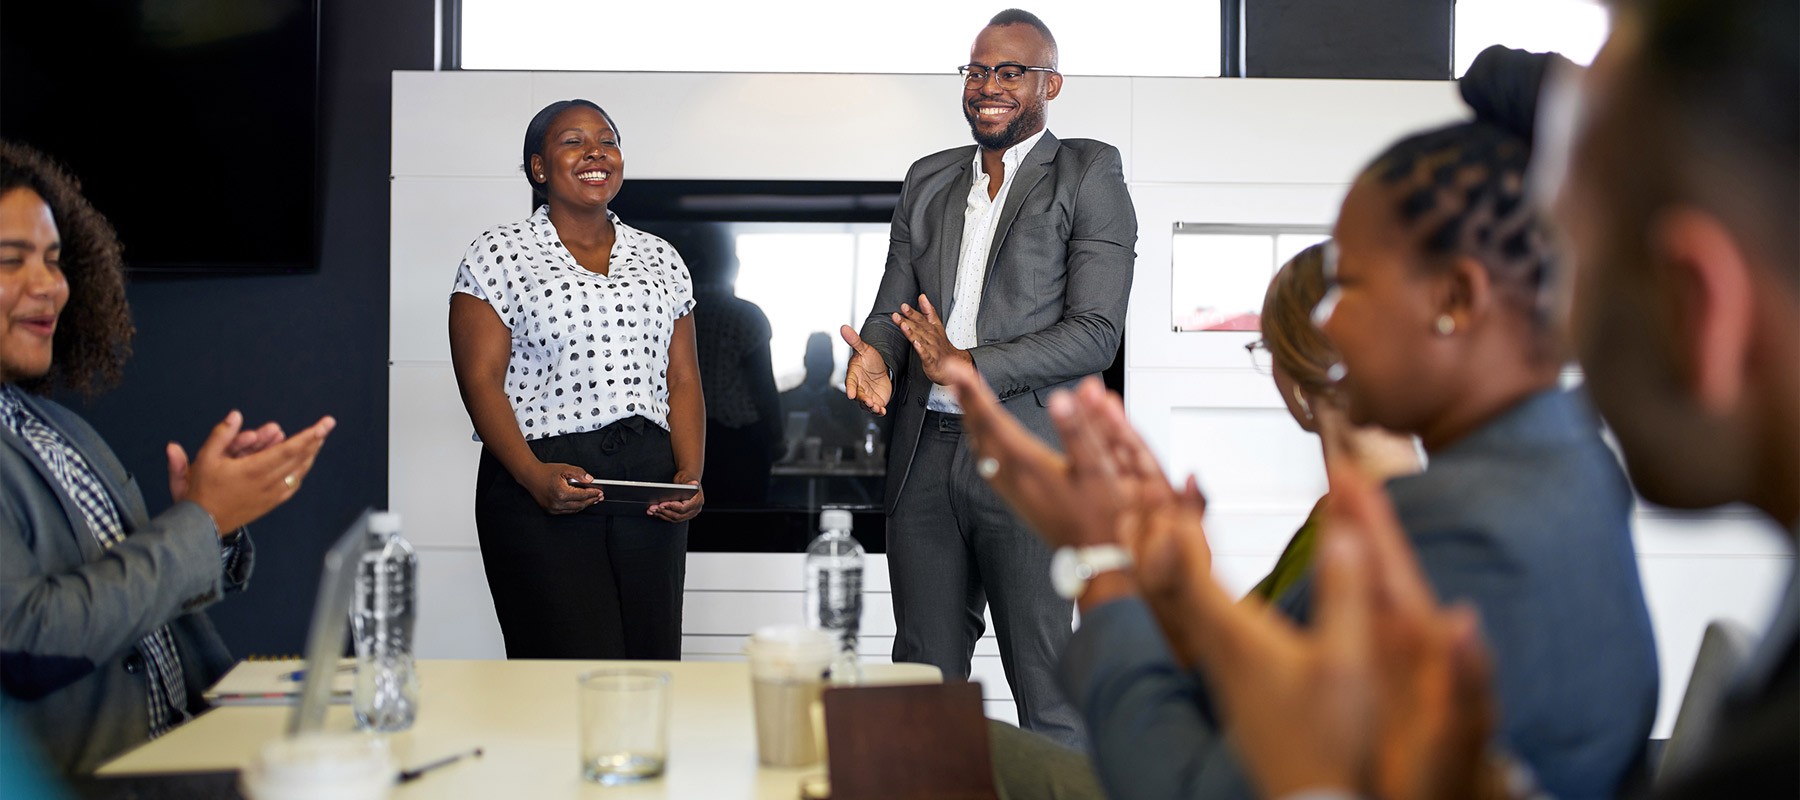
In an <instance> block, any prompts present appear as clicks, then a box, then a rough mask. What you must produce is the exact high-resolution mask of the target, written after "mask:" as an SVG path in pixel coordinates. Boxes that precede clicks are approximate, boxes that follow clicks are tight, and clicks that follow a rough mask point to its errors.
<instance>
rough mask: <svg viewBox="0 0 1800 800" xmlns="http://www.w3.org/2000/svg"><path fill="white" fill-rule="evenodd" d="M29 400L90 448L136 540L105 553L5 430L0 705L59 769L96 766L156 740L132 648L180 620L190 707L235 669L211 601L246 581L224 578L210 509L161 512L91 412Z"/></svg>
mask: <svg viewBox="0 0 1800 800" xmlns="http://www.w3.org/2000/svg"><path fill="white" fill-rule="evenodd" d="M26 402H27V403H28V404H29V405H31V407H32V408H33V409H34V410H35V411H36V412H37V413H38V414H39V415H40V416H42V417H43V418H44V419H45V420H47V421H48V422H49V423H50V424H51V425H52V426H54V427H55V428H56V429H57V430H58V431H59V432H61V433H62V434H63V436H64V437H66V438H67V439H68V440H69V441H70V443H71V444H72V445H73V446H74V447H75V448H76V449H77V450H79V451H80V452H81V455H82V456H83V457H84V458H86V459H87V462H88V463H89V464H90V465H91V466H92V467H93V468H94V470H95V471H96V472H98V473H99V474H100V478H101V480H102V481H103V482H104V483H105V485H106V489H107V492H108V493H109V494H110V495H111V496H112V499H113V502H114V503H115V504H116V505H117V506H118V508H119V514H120V517H121V519H122V521H123V523H124V525H125V529H126V531H127V534H128V535H127V536H126V538H125V541H123V542H120V543H119V544H118V545H116V546H114V547H113V548H112V549H111V550H104V551H103V550H102V549H101V548H100V544H99V541H98V540H96V539H95V538H94V534H93V532H92V531H91V530H89V528H88V524H87V519H86V517H84V516H83V515H82V513H81V510H80V509H79V508H78V507H77V506H76V505H75V501H74V500H73V499H72V498H71V497H69V495H68V493H66V492H65V491H63V488H62V486H61V484H59V483H58V482H57V481H56V479H55V478H54V477H53V476H52V475H51V474H50V473H49V472H48V471H47V470H46V468H45V467H44V466H43V463H42V462H41V461H40V460H39V458H38V455H37V452H36V451H34V450H32V448H31V445H29V444H27V443H26V442H24V441H23V440H21V439H19V438H18V437H16V436H14V435H13V434H12V433H10V432H8V431H3V430H0V690H3V691H0V712H4V713H5V715H6V716H7V717H8V718H10V719H11V721H12V722H14V723H15V724H17V725H18V726H19V727H20V728H22V729H24V730H26V731H29V732H30V733H31V734H32V735H34V736H35V737H36V738H37V739H38V743H39V744H40V745H41V747H42V748H43V751H44V753H45V755H46V756H48V757H49V758H50V759H51V760H52V761H53V762H55V763H56V765H57V767H58V768H59V769H61V770H63V771H65V772H71V773H74V772H89V771H91V770H93V769H94V768H96V767H98V766H100V765H101V764H103V763H105V761H106V760H108V759H110V758H112V757H113V756H116V755H119V754H120V753H122V752H124V751H125V750H127V749H129V748H130V747H132V746H133V745H135V744H138V743H139V742H142V741H144V740H145V739H146V738H148V737H149V727H150V720H149V710H148V702H149V701H148V699H147V695H148V693H149V687H148V683H147V680H148V676H149V670H148V669H147V668H146V666H145V664H144V663H143V659H142V658H141V657H140V656H138V654H137V652H136V650H135V648H134V647H133V645H134V644H135V643H136V642H137V641H138V640H139V639H142V638H143V637H144V636H145V635H147V634H148V633H150V631H152V630H154V629H156V627H157V626H160V625H163V624H165V623H172V624H170V631H171V632H172V633H173V634H174V637H175V643H176V647H177V650H178V651H179V654H180V658H181V662H182V668H183V673H184V674H185V677H186V684H187V690H188V700H189V706H190V707H189V711H190V712H197V711H199V710H200V709H201V708H203V707H204V706H203V705H202V701H201V697H200V695H201V692H203V691H204V690H205V689H206V688H207V687H209V686H211V685H212V684H213V682H214V681H216V680H217V679H218V678H219V676H220V675H222V674H224V671H225V670H226V669H228V668H229V667H230V666H231V656H230V654H229V653H227V652H226V650H225V645H224V643H223V642H222V641H220V639H219V636H218V634H217V633H216V632H215V631H214V630H213V627H212V623H211V622H209V621H208V620H207V618H206V615H205V614H203V613H201V612H200V610H201V609H203V608H205V607H206V606H208V605H211V604H212V603H214V602H216V601H218V599H219V598H220V596H222V595H223V594H224V592H225V591H226V589H227V584H228V583H229V584H230V586H231V587H233V588H235V587H237V586H241V585H242V583H243V581H244V579H245V578H247V577H248V574H249V567H250V563H251V561H252V553H251V552H250V550H249V548H250V543H249V538H248V536H247V535H246V537H245V539H244V543H243V545H242V547H244V548H245V550H244V551H243V552H242V555H241V556H240V559H239V561H238V566H239V570H240V571H239V574H237V575H232V576H227V575H225V574H224V569H223V566H222V564H221V562H220V555H219V535H218V531H217V529H216V528H214V527H213V521H212V517H211V516H209V515H208V514H207V513H206V512H205V511H204V510H202V509H201V508H200V507H199V506H197V505H195V504H193V503H179V504H177V505H176V506H175V507H174V508H171V509H169V510H168V511H166V512H164V513H162V514H160V515H158V516H157V517H156V518H154V519H152V518H151V517H150V515H149V514H148V513H147V512H146V510H145V508H144V498H143V495H142V494H141V493H140V492H139V491H138V486H137V480H136V478H133V477H132V476H131V475H129V474H127V473H126V471H125V467H124V465H122V464H120V463H119V460H118V458H117V457H115V456H114V455H113V452H112V450H111V449H110V448H108V447H107V446H106V443H105V442H104V441H102V440H101V439H100V435H99V434H98V433H96V432H95V431H94V429H93V428H91V427H89V426H88V424H87V423H86V422H83V421H82V420H81V418H80V417H78V416H76V415H75V414H74V413H73V412H71V411H69V410H68V409H66V408H63V407H62V406H60V405H57V404H55V403H52V402H50V401H48V400H42V399H38V398H26Z"/></svg>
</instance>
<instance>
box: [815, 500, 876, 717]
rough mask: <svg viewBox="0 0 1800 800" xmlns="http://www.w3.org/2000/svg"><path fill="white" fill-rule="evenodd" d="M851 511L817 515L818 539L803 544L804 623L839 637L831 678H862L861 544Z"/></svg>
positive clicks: (843, 681) (842, 680) (842, 681)
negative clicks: (859, 637) (859, 646)
mask: <svg viewBox="0 0 1800 800" xmlns="http://www.w3.org/2000/svg"><path fill="white" fill-rule="evenodd" d="M850 525H851V518H850V512H849V511H847V510H844V509H841V508H828V509H826V510H825V511H824V512H823V513H821V514H819V530H820V531H822V533H820V534H819V538H817V539H814V540H813V541H812V544H810V545H807V547H806V624H807V625H808V626H810V627H813V628H817V629H819V630H822V631H825V632H826V633H829V634H831V635H833V636H836V637H837V640H838V655H837V658H836V659H835V660H834V661H833V662H832V665H831V682H832V683H838V684H853V683H860V682H862V666H861V665H860V664H858V663H857V660H856V637H857V632H858V631H859V630H860V629H861V627H862V573H863V549H862V545H860V544H857V542H856V539H855V537H852V536H851V535H850Z"/></svg>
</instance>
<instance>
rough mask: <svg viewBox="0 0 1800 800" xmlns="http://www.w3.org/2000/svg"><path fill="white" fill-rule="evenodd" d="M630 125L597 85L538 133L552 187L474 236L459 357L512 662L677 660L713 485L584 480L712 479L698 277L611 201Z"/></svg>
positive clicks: (461, 303) (461, 276)
mask: <svg viewBox="0 0 1800 800" xmlns="http://www.w3.org/2000/svg"><path fill="white" fill-rule="evenodd" d="M619 141H620V137H619V129H618V126H617V125H615V124H613V121H612V118H611V117H609V116H607V114H606V112H605V111H603V110H601V108H600V107H599V106H597V105H595V104H593V103H591V102H589V101H586V100H563V101H559V102H556V103H551V104H550V105H549V106H546V107H545V108H544V109H543V110H542V111H539V112H538V114H537V116H535V117H533V118H532V120H531V124H530V125H529V126H527V128H526V130H525V149H524V156H525V159H524V168H525V175H526V178H527V179H528V180H529V181H530V182H531V190H532V192H534V193H535V194H536V196H537V197H538V198H539V199H540V200H542V201H543V205H541V206H539V207H538V209H537V212H536V213H534V214H532V215H531V217H530V218H528V219H525V220H523V221H520V222H516V223H511V224H507V225H501V226H499V227H496V228H492V229H490V230H488V231H487V232H485V233H483V234H481V236H479V237H477V238H476V239H475V241H474V242H473V243H472V244H470V245H469V250H468V252H467V253H466V254H465V255H464V256H463V260H462V264H461V265H460V266H459V267H458V269H457V273H456V283H455V287H454V289H453V291H452V293H451V295H450V353H451V359H452V360H453V361H454V363H455V365H456V383H457V386H458V388H459V389H460V390H461V392H462V399H463V405H464V406H465V407H466V408H467V409H468V411H469V419H470V420H471V421H472V422H473V423H474V424H475V433H476V435H477V436H478V437H479V438H480V440H481V442H482V449H481V464H480V469H479V475H478V477H477V478H476V483H475V525H476V528H477V529H478V531H479V534H480V539H481V559H482V562H483V565H484V567H485V568H486V570H487V578H488V588H489V589H490V590H491V591H492V593H493V596H494V610H495V611H496V612H497V613H498V615H499V618H500V630H501V632H502V633H503V634H504V635H505V638H506V654H507V656H508V657H510V658H650V659H675V658H679V657H680V651H681V591H682V581H683V577H684V574H685V569H686V552H687V521H688V520H690V519H692V518H693V517H694V515H695V514H698V513H700V507H701V505H702V504H703V503H704V502H705V495H704V493H700V494H696V495H695V496H694V497H693V498H692V499H691V500H685V501H680V502H665V503H659V504H656V505H652V506H650V507H649V508H648V509H647V510H646V509H645V508H644V507H643V506H638V505H626V504H622V503H603V502H602V500H603V498H604V495H603V493H602V492H601V491H600V490H598V489H580V488H576V487H574V486H571V485H570V481H572V480H576V481H591V480H593V479H594V477H596V476H598V477H601V478H606V479H613V480H636V481H662V482H674V483H690V484H695V485H698V484H699V482H700V470H701V464H702V461H703V455H704V452H705V447H706V442H705V437H706V408H705V403H704V401H703V400H702V399H701V394H700V367H699V360H698V358H697V357H696V356H695V349H694V323H693V317H692V316H691V315H690V314H689V312H691V311H692V310H693V308H694V291H693V282H692V280H691V279H690V278H689V276H688V271H687V267H686V266H685V265H684V264H683V263H682V261H681V256H679V255H677V254H676V253H675V250H674V248H672V247H670V246H669V245H668V243H667V242H664V241H663V240H662V239H659V238H657V237H655V236H651V235H649V234H647V233H644V232H643V231H640V230H637V229H636V228H633V227H631V226H629V225H626V224H625V223H624V222H622V221H620V220H619V218H618V217H617V216H616V215H614V214H613V213H612V212H610V211H608V210H607V204H608V203H610V202H611V201H612V199H613V198H614V197H615V196H617V195H618V193H619V185H620V184H621V183H622V182H623V181H624V170H625V158H624V153H623V152H622V151H621V149H620V146H619Z"/></svg>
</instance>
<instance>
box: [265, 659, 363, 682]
mask: <svg viewBox="0 0 1800 800" xmlns="http://www.w3.org/2000/svg"><path fill="white" fill-rule="evenodd" d="M337 671H338V672H355V671H356V665H355V664H339V665H338V668H337ZM305 678H306V670H303V669H297V670H294V671H293V672H290V673H288V674H286V675H283V676H281V679H282V680H287V681H293V682H295V683H299V682H300V681H302V680H304V679H305Z"/></svg>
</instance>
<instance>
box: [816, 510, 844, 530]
mask: <svg viewBox="0 0 1800 800" xmlns="http://www.w3.org/2000/svg"><path fill="white" fill-rule="evenodd" d="M850 525H851V517H850V510H849V509H845V508H827V509H825V510H824V511H823V512H820V514H819V530H822V531H847V530H850Z"/></svg>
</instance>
